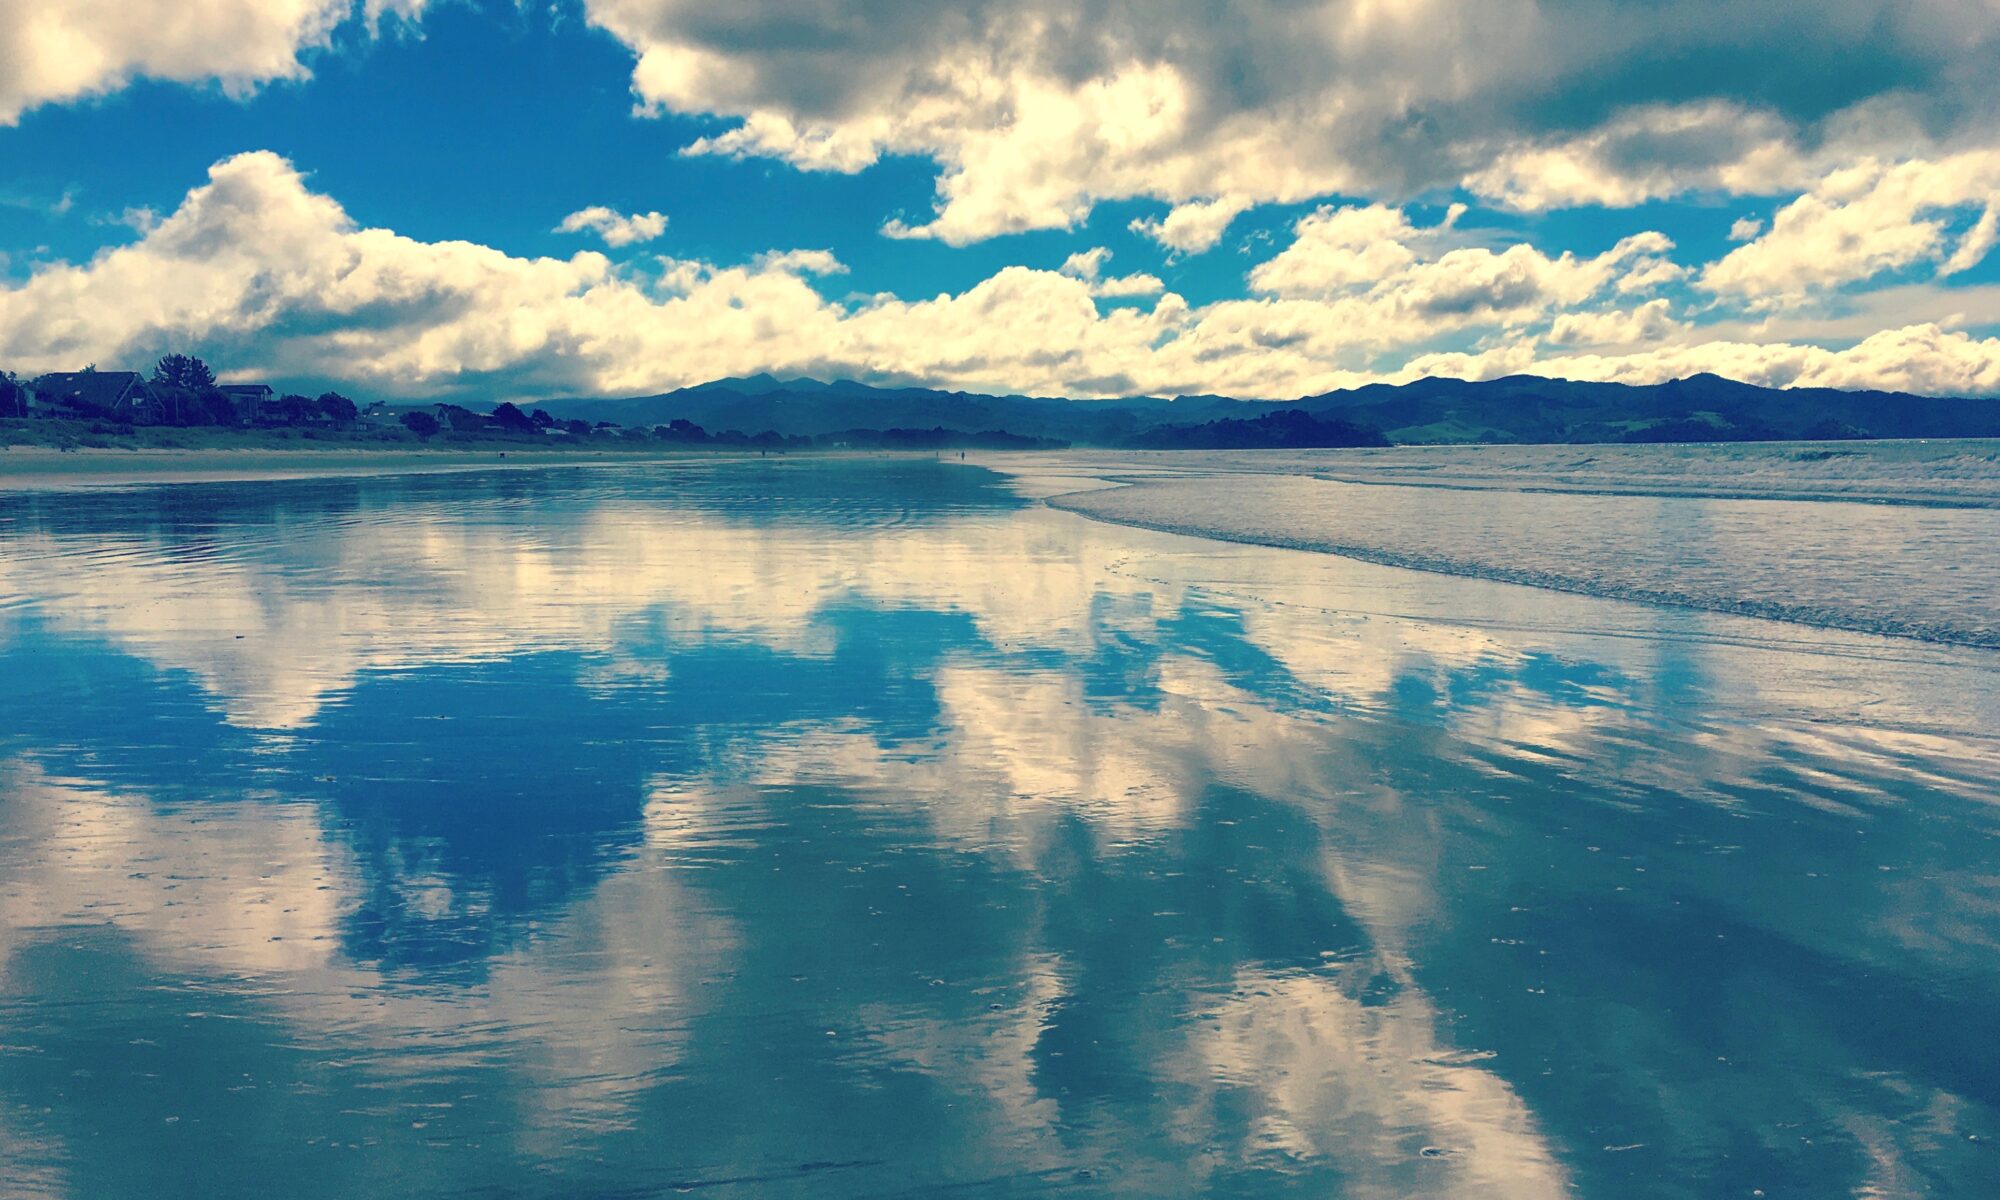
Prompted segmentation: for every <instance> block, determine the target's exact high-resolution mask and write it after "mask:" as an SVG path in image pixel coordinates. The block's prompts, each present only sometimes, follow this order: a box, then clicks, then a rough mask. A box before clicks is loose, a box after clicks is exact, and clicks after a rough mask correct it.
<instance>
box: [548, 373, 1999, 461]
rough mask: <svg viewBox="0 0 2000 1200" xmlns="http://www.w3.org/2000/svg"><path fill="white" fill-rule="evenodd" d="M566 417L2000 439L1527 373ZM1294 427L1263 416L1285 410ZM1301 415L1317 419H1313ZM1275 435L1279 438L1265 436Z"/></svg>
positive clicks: (1689, 386) (562, 405) (1820, 408)
mask: <svg viewBox="0 0 2000 1200" xmlns="http://www.w3.org/2000/svg"><path fill="white" fill-rule="evenodd" d="M545 407H546V408H548V410H549V411H550V412H552V413H554V414H556V415H558V416H561V417H564V418H570V417H579V418H583V419H586V420H590V421H614V422H617V423H619V424H621V425H627V426H632V425H644V426H650V425H663V424H667V423H669V422H671V421H674V420H685V421H691V422H693V423H694V424H697V425H700V426H702V427H703V428H706V429H710V430H724V429H738V430H743V431H745V432H758V431H762V430H766V429H770V430H775V431H777V432H778V433H781V434H785V435H788V436H799V435H803V436H809V437H810V436H819V435H825V434H833V433H838V432H840V431H842V430H855V429H877V430H884V429H905V430H937V429H942V430H952V431H959V432H964V433H979V432H987V431H997V430H1004V431H1006V432H1007V433H1010V434H1017V435H1022V436H1025V437H1032V438H1049V439H1058V440H1062V441H1067V442H1070V443H1072V444H1075V445H1079V446H1147V447H1175V446H1186V447H1189V448H1205V447H1212V446H1222V445H1232V446H1242V445H1245V444H1271V445H1312V444H1318V445H1368V444H1372V443H1373V442H1375V441H1378V440H1379V438H1378V437H1377V435H1378V434H1379V435H1380V437H1386V438H1387V440H1388V441H1390V442H1394V443H1404V444H1423V443H1442V444H1451V443H1468V442H1494V443H1521V442H1649V441H1768V440H1785V439H1825V438H1856V437H1879V438H1915V437H2000V400H1995V399H1989V398H1963V397H1931V396H1917V395H1911V394H1908V393H1902V392H1877V391H1851V392H1850V391H1840V390H1836V389H1832V388H1799V389H1783V388H1768V387H1760V386H1757V385H1755V384H1748V383H1739V382H1737V381H1735V380H1730V379H1724V378H1722V377H1720V376H1717V375H1694V376H1690V377H1688V378H1686V379H1676V380H1671V381H1669V382H1666V383H1659V384H1623V383H1588V382H1577V381H1572V380H1566V379H1544V378H1541V377H1539V376H1533V375H1515V376H1508V377H1506V378H1502V379H1491V380H1478V381H1468V380H1460V379H1421V380H1417V381H1415V382H1412V383H1406V384H1369V385H1367V386H1364V387H1359V388H1352V389H1346V390H1341V391H1335V392H1327V393H1325V394H1323V395H1318V396H1307V397H1303V398H1301V399H1298V400H1252V399H1236V398H1232V397H1227V396H1207V395H1204V396H1175V397H1158V396H1134V397H1127V398H1121V399H1112V400H1070V399H1065V398H1062V397H1050V396H1022V395H1007V396H995V395H985V394H981V393H976V392H960V391H943V390H938V389H934V388H920V387H876V386H872V385H869V384H864V383H857V382H854V381H852V380H834V381H822V380H816V379H792V380H781V379H778V378H776V377H774V376H771V375H754V376H750V377H748V378H742V379H718V380H715V381H713V382H711V383H704V384H699V385H696V386H694V387H687V388H681V389H679V390H677V391H672V392H666V393H662V394H660V395H655V396H638V397H630V398H624V399H610V398H597V399H590V398H571V399H560V400H550V401H548V402H546V405H545ZM1281 413H1282V414H1291V415H1288V416H1287V417H1286V419H1285V420H1283V421H1275V422H1273V421H1261V420H1260V418H1263V417H1266V416H1267V415H1271V414H1281ZM1300 414H1303V416H1305V417H1310V418H1311V420H1310V421H1303V420H1302V418H1301V416H1300ZM1266 436H1268V437H1269V438H1270V439H1271V440H1269V441H1268V442H1261V441H1259V440H1258V439H1260V438H1264V437H1266Z"/></svg>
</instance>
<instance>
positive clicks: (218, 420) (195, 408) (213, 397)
mask: <svg viewBox="0 0 2000 1200" xmlns="http://www.w3.org/2000/svg"><path fill="white" fill-rule="evenodd" d="M181 411H182V417H181V421H182V423H183V424H187V425H234V424H236V406H235V405H234V404H232V403H230V401H229V397H228V396H225V395H223V394H222V392H221V391H219V390H217V389H215V388H212V387H205V388H202V389H200V390H199V391H196V392H194V393H192V394H191V398H190V399H189V400H188V402H187V404H186V405H185V406H184V407H183V408H182V410H181Z"/></svg>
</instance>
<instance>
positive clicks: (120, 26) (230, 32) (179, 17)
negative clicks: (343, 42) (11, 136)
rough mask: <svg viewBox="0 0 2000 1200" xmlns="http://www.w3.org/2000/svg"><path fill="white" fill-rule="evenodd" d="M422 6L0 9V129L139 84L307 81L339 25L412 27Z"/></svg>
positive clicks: (330, 2)
mask: <svg viewBox="0 0 2000 1200" xmlns="http://www.w3.org/2000/svg"><path fill="white" fill-rule="evenodd" d="M424 4H425V0H366V3H365V4H357V3H356V0H257V2H256V3H244V2H243V0H64V2H63V3H56V4H51V3H47V2H46V0H0V125H11V124H13V123H15V122H16V121H18V120H19V119H20V116H21V114H22V113H23V112H25V111H27V110H28V109H31V108H34V107H36V106H37V105H41V104H48V103H54V102H61V101H69V100H76V99H79V98H81V97H86V96H96V95H102V94H104V93H106V92H111V91H116V90H117V89H119V88H121V87H123V86H125V85H126V84H128V83H130V82H131V81H132V80H134V79H136V78H139V77H141V76H146V77H150V78H154V79H167V80H174V81H176V82H181V83H206V82H213V83H217V84H220V85H221V86H222V88H223V89H224V90H225V91H227V92H229V93H230V94H232V95H240V94H243V93H246V92H249V91H251V90H253V89H255V88H256V87H258V86H259V85H261V84H264V83H269V82H272V81H274V80H281V79H302V78H304V77H306V76H307V75H308V74H310V72H309V70H308V69H307V67H306V65H305V64H304V63H303V62H301V61H300V55H301V54H302V53H303V52H305V51H307V50H311V49H315V48H319V47H324V46H326V45H327V44H328V43H329V42H330V40H331V39H332V36H333V31H334V30H335V28H337V27H338V26H339V25H341V24H342V23H343V22H345V21H348V20H352V19H357V18H358V19H360V20H362V21H364V22H365V23H366V24H367V25H368V27H369V28H371V29H372V28H374V27H375V26H376V25H377V24H378V23H379V22H380V20H381V19H382V18H383V17H385V16H398V17H404V18H410V19H414V18H416V17H417V16H418V15H420V14H421V12H422V10H423V7H424Z"/></svg>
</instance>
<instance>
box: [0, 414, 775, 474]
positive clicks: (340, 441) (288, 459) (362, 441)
mask: <svg viewBox="0 0 2000 1200" xmlns="http://www.w3.org/2000/svg"><path fill="white" fill-rule="evenodd" d="M745 454H748V455H749V456H750V457H756V455H757V452H756V451H755V450H750V451H744V450H742V449H734V450H698V449H689V448H686V447H680V446H672V445H665V444H662V443H660V442H658V441H655V440H652V439H647V438H628V437H621V436H619V435H616V434H605V435H597V436H592V437H587V438H578V439H575V440H569V439H558V438H550V437H537V438H508V437H477V438H474V437H457V438H454V437H452V436H450V435H440V436H436V437H432V438H428V439H425V438H419V437H417V436H416V435H414V434H412V433H409V432H408V431H407V430H354V431H347V430H331V429H217V428H194V429H183V428H171V427H162V426H154V427H143V426H142V427H137V428H129V429H122V428H117V427H111V426H105V425H102V424H93V423H88V422H81V421H47V420H0V490H12V491H19V490H24V489H48V488H70V487H92V486H111V485H120V484H133V483H193V482H205V481H217V482H219V481H224V480H249V479H275V478H286V477H303V476H314V475H379V474H400V473H405V472H418V471H424V472H428V471H467V470H494V469H508V468H527V467H542V466H560V465H564V464H577V465H581V464H588V463H607V462H642V461H650V460H660V459H677V458H689V457H702V458H713V457H717V456H723V457H732V456H734V457H740V456H742V455H745Z"/></svg>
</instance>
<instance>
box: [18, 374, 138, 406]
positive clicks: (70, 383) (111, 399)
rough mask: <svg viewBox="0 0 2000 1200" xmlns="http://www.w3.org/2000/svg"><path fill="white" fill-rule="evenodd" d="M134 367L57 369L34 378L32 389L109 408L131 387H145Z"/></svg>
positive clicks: (59, 398)
mask: <svg viewBox="0 0 2000 1200" xmlns="http://www.w3.org/2000/svg"><path fill="white" fill-rule="evenodd" d="M145 383H146V381H145V380H144V379H142V378H140V377H139V373H138V372H137V371H56V372H53V373H51V374H48V375H44V376H42V377H41V378H40V379H37V380H35V390H36V391H38V392H41V393H42V394H43V395H46V396H50V397H53V398H55V399H58V400H63V399H70V398H74V399H76V400H78V401H81V402H82V403H84V404H89V405H94V406H96V407H98V408H111V407H113V406H114V405H116V404H117V403H118V402H119V401H120V400H122V399H124V398H125V395H126V393H127V392H130V391H131V390H132V389H133V388H135V387H136V388H141V389H143V388H144V387H145Z"/></svg>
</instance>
